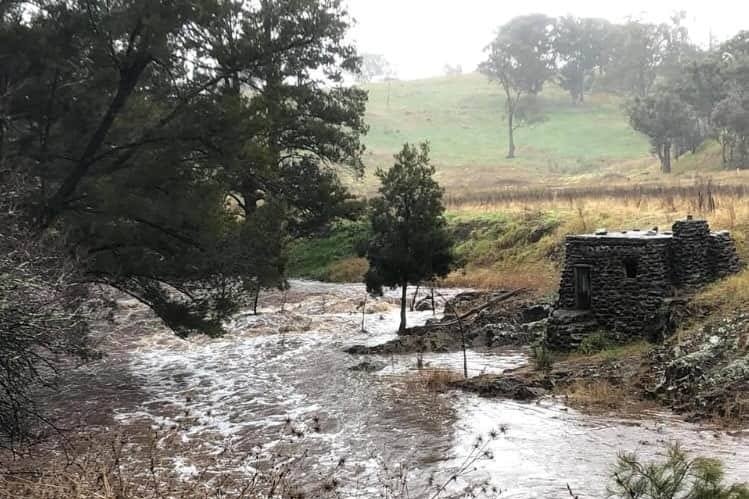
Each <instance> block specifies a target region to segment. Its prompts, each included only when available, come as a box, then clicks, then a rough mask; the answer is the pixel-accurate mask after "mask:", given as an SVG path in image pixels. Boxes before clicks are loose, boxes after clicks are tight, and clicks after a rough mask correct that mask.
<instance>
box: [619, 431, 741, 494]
mask: <svg viewBox="0 0 749 499" xmlns="http://www.w3.org/2000/svg"><path fill="white" fill-rule="evenodd" d="M723 479H724V472H723V467H722V465H721V463H720V461H717V460H714V459H706V458H690V457H689V455H688V454H687V453H686V452H685V451H684V450H683V449H682V448H681V447H680V446H679V445H678V444H672V445H669V446H668V448H667V451H666V456H665V459H664V460H663V461H662V462H650V463H643V462H641V461H640V459H639V458H638V456H637V455H636V454H632V453H622V454H620V455H619V458H618V460H617V463H616V466H615V467H614V470H613V473H612V482H611V484H610V486H609V493H610V494H611V497H615V498H621V499H747V498H749V488H747V486H746V485H744V484H734V485H726V484H724V483H723Z"/></svg>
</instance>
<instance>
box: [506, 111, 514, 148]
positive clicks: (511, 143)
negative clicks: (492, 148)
mask: <svg viewBox="0 0 749 499" xmlns="http://www.w3.org/2000/svg"><path fill="white" fill-rule="evenodd" d="M514 118H515V109H508V110H507V131H508V138H509V144H508V146H507V159H512V158H514V157H515V127H514V124H513V120H514Z"/></svg>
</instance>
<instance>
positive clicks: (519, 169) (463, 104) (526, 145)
mask: <svg viewBox="0 0 749 499" xmlns="http://www.w3.org/2000/svg"><path fill="white" fill-rule="evenodd" d="M367 90H368V91H369V103H368V106H367V116H366V119H367V122H368V123H369V125H370V132H369V134H368V135H367V137H366V138H365V143H366V145H367V149H368V152H367V156H366V164H367V167H368V169H369V171H370V172H371V171H373V170H374V168H376V167H378V166H383V167H387V166H389V165H390V164H391V161H392V155H393V154H394V153H395V152H397V151H398V150H399V149H400V147H401V146H402V145H403V143H404V142H416V141H421V140H429V141H430V142H431V144H432V158H433V161H434V164H435V165H436V166H437V169H438V172H439V173H438V175H439V180H440V181H441V182H442V183H443V185H445V186H446V187H447V188H448V190H449V191H451V190H461V189H465V188H470V187H471V185H475V186H479V187H481V188H482V189H491V188H496V187H505V186H507V185H523V184H529V183H536V182H538V181H539V177H540V176H543V177H544V181H548V182H555V181H560V180H562V179H565V178H567V177H570V176H574V175H580V174H585V173H591V172H594V173H595V172H599V171H601V170H603V169H606V168H607V167H609V166H610V165H612V164H615V163H619V162H622V161H628V160H641V159H643V158H647V156H648V150H649V146H648V142H647V140H646V138H645V137H643V136H642V135H640V134H639V133H637V132H635V131H634V130H632V129H631V128H630V127H629V124H628V122H627V118H626V116H625V115H624V113H623V111H622V101H621V100H620V99H619V98H617V97H614V96H611V95H608V94H594V95H591V96H590V97H589V98H588V99H587V101H586V102H585V103H584V104H578V105H573V104H572V103H571V100H570V98H569V96H568V95H567V94H566V93H565V92H563V91H562V90H560V89H559V88H557V87H555V86H553V85H547V87H546V89H545V90H544V92H543V93H542V94H541V95H540V96H538V98H537V99H538V106H539V108H540V109H541V110H542V111H543V113H544V121H543V122H541V123H538V124H536V125H533V126H530V127H527V128H521V129H519V130H518V131H517V132H516V143H517V147H518V149H517V156H518V157H517V158H516V159H514V160H507V159H506V158H505V155H506V154H507V128H506V125H505V117H504V97H503V94H502V91H501V88H500V87H499V86H498V85H497V84H495V83H491V82H489V81H488V80H487V79H486V78H485V77H484V76H482V75H479V74H468V75H463V76H454V77H444V78H434V79H427V80H416V81H393V82H390V83H375V84H370V85H368V86H367ZM467 177H470V178H467ZM467 181H468V183H469V185H466V182H467ZM373 185H374V182H373V180H372V178H371V175H370V176H368V177H367V178H366V179H365V181H364V183H363V184H360V185H357V186H355V189H356V190H358V191H359V192H370V191H371V190H372V188H373Z"/></svg>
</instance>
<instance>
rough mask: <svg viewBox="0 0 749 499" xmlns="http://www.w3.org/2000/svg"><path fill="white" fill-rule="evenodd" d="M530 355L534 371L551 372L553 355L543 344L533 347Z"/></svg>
mask: <svg viewBox="0 0 749 499" xmlns="http://www.w3.org/2000/svg"><path fill="white" fill-rule="evenodd" d="M531 353H532V354H533V365H534V367H535V369H536V371H541V372H543V373H549V372H551V369H552V368H553V367H554V354H553V353H552V352H551V350H549V348H548V347H547V346H546V343H545V342H542V343H541V344H539V345H535V346H534V347H533V349H532V350H531Z"/></svg>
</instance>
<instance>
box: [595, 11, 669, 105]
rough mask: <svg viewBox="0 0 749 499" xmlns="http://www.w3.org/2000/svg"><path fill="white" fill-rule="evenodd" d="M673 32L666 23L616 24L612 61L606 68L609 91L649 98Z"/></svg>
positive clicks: (631, 22) (612, 39) (636, 22)
mask: <svg viewBox="0 0 749 499" xmlns="http://www.w3.org/2000/svg"><path fill="white" fill-rule="evenodd" d="M669 35H670V30H669V26H668V25H666V24H653V23H646V22H641V21H634V20H633V21H629V22H627V23H625V24H623V25H616V26H615V29H614V31H613V33H612V36H611V60H610V62H609V64H608V66H607V69H606V84H607V86H608V87H609V88H611V89H613V90H615V91H619V92H623V93H625V94H628V95H632V96H638V97H644V96H646V95H647V94H648V93H649V92H650V90H651V89H652V87H653V85H654V84H655V81H656V77H657V76H658V69H659V67H660V66H661V64H662V62H663V59H664V56H665V53H666V48H667V46H668V42H669Z"/></svg>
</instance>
